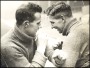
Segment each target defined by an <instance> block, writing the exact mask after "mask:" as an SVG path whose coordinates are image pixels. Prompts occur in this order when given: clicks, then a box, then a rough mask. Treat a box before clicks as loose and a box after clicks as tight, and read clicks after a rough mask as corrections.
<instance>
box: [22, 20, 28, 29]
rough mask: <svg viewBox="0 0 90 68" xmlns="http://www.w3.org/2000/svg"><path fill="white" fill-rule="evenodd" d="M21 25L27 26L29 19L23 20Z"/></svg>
mask: <svg viewBox="0 0 90 68" xmlns="http://www.w3.org/2000/svg"><path fill="white" fill-rule="evenodd" d="M23 25H24V27H25V28H26V27H28V25H29V21H28V20H25V21H24V22H23Z"/></svg>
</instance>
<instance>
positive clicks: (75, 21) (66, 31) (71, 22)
mask: <svg viewBox="0 0 90 68" xmlns="http://www.w3.org/2000/svg"><path fill="white" fill-rule="evenodd" d="M76 23H78V22H77V19H76V18H73V19H72V20H71V21H70V22H69V24H67V25H66V26H65V27H64V29H63V32H62V34H63V35H68V33H69V30H70V29H71V27H73V26H74V25H75V24H76Z"/></svg>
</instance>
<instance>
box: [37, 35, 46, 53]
mask: <svg viewBox="0 0 90 68" xmlns="http://www.w3.org/2000/svg"><path fill="white" fill-rule="evenodd" d="M36 45H37V51H38V52H40V53H42V54H44V52H45V49H46V45H47V35H46V34H43V33H38V35H37V38H36Z"/></svg>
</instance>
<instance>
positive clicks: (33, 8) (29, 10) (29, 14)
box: [15, 3, 42, 25]
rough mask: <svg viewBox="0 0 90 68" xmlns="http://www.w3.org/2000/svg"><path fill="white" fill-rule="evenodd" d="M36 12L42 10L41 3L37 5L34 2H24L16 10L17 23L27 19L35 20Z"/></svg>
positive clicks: (19, 23)
mask: <svg viewBox="0 0 90 68" xmlns="http://www.w3.org/2000/svg"><path fill="white" fill-rule="evenodd" d="M36 12H40V13H41V12H42V8H41V7H40V6H39V5H36V4H34V3H28V4H22V5H21V6H20V7H19V8H18V9H17V10H16V14H15V17H16V21H17V24H18V25H21V24H22V23H23V21H25V20H29V21H30V22H33V21H34V20H35V17H34V14H35V13H36Z"/></svg>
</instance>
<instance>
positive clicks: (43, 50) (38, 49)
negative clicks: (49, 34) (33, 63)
mask: <svg viewBox="0 0 90 68" xmlns="http://www.w3.org/2000/svg"><path fill="white" fill-rule="evenodd" d="M37 51H38V52H39V53H41V54H43V55H44V53H45V47H37Z"/></svg>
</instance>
